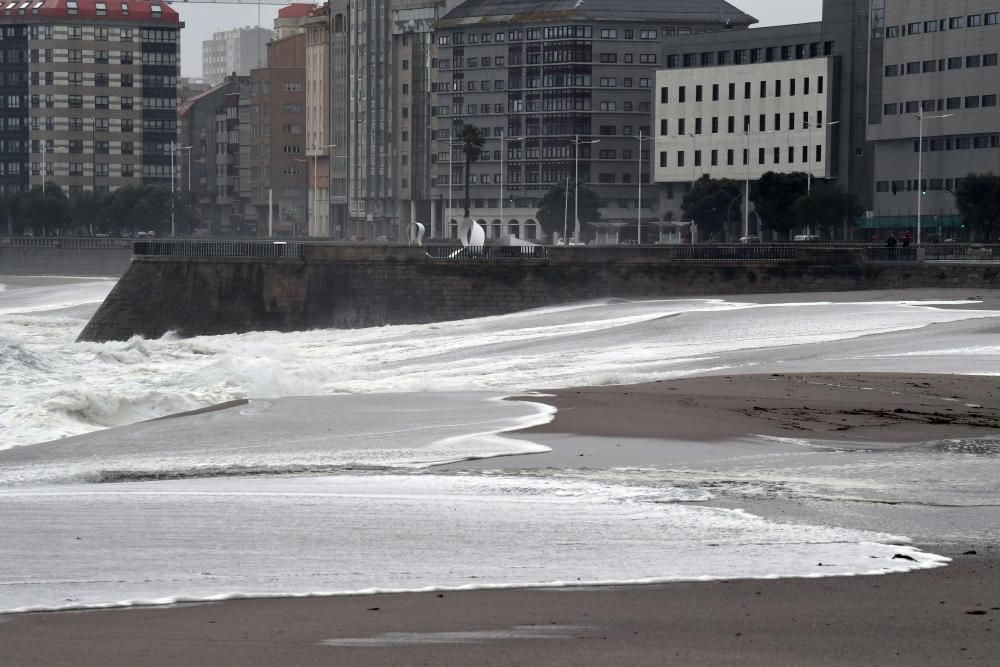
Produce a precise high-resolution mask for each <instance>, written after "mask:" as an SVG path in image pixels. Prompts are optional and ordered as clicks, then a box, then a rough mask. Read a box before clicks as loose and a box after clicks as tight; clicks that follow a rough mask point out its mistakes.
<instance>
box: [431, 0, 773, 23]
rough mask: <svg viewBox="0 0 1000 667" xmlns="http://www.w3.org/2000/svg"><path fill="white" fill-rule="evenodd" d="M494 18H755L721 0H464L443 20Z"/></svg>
mask: <svg viewBox="0 0 1000 667" xmlns="http://www.w3.org/2000/svg"><path fill="white" fill-rule="evenodd" d="M482 17H496V18H498V19H501V18H507V19H517V20H520V21H530V20H532V19H534V20H537V21H546V20H566V19H572V18H578V19H584V18H586V19H598V20H608V21H614V20H618V21H622V20H625V21H629V20H661V21H680V22H684V23H704V22H717V23H719V24H726V23H730V24H734V25H750V24H752V23H756V22H757V19H755V18H753V17H752V16H750V15H749V14H746V13H744V12H743V11H741V10H739V9H737V8H736V7H733V6H732V5H731V4H729V3H728V2H725V1H724V0H465V2H463V3H462V4H460V5H459V6H457V7H455V8H454V9H453V10H451V11H450V12H448V13H447V14H446V15H445V16H444V18H443V20H444V21H458V22H464V21H462V19H473V18H482Z"/></svg>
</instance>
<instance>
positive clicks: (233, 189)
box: [177, 76, 250, 236]
mask: <svg viewBox="0 0 1000 667" xmlns="http://www.w3.org/2000/svg"><path fill="white" fill-rule="evenodd" d="M249 83H250V79H249V77H246V76H242V77H241V76H230V77H227V78H226V79H225V80H224V81H223V82H222V83H220V84H219V85H218V86H215V87H214V88H212V89H210V90H207V91H205V92H203V93H200V94H199V95H196V96H195V97H192V98H190V99H188V100H185V101H184V102H182V103H181V105H180V107H179V108H178V114H177V115H178V118H179V120H180V140H179V149H178V158H177V159H178V164H177V166H178V170H179V171H180V180H179V188H180V189H181V190H186V191H190V192H193V193H194V194H195V197H196V201H197V205H198V210H199V218H200V221H201V227H202V228H203V229H206V230H208V232H209V233H211V234H212V235H213V236H218V235H228V234H242V233H246V232H248V229H244V227H245V226H246V225H245V221H244V220H243V208H242V203H241V202H240V201H239V199H240V192H239V183H238V181H239V177H240V158H241V154H240V118H239V101H240V95H241V93H245V91H246V88H247V87H248V86H249Z"/></svg>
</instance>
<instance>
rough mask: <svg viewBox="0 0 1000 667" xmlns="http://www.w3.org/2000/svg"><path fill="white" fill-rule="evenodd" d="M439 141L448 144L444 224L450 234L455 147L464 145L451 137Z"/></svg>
mask: <svg viewBox="0 0 1000 667" xmlns="http://www.w3.org/2000/svg"><path fill="white" fill-rule="evenodd" d="M438 141H446V142H448V210H447V211H445V216H444V217H445V218H446V220H444V221H443V222H444V225H445V229H446V230H449V233H450V227H451V225H450V223H449V222H448V220H447V218H449V217H450V216H451V204H452V199H451V197H452V191H453V190H454V187H453V186H454V183H453V181H454V180H455V170H454V168H453V165H452V160H453V159H454V157H455V146H461V145H462V143H461V142H458V143H456V142H455V141H452V138H451V137H447V138H445V139H438ZM501 178H502V176H501ZM501 198H502V196H501Z"/></svg>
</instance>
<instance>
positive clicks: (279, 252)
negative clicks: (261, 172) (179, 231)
mask: <svg viewBox="0 0 1000 667" xmlns="http://www.w3.org/2000/svg"><path fill="white" fill-rule="evenodd" d="M133 253H134V254H135V255H138V256H143V257H267V258H291V259H301V258H303V257H304V256H305V244H304V243H287V242H284V241H277V242H275V241H136V242H135V245H134V246H133Z"/></svg>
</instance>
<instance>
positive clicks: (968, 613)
mask: <svg viewBox="0 0 1000 667" xmlns="http://www.w3.org/2000/svg"><path fill="white" fill-rule="evenodd" d="M973 552H974V553H973ZM949 556H950V557H952V558H953V559H954V560H953V562H952V563H951V564H949V565H948V566H947V567H943V568H934V569H930V570H920V571H916V572H909V573H906V574H887V575H870V576H853V577H850V576H849V577H825V578H816V579H809V578H800V579H792V578H789V579H775V580H759V579H758V580H738V579H737V580H721V581H713V582H688V583H672V584H651V585H637V586H608V587H590V588H582V589H576V588H566V589H551V588H549V589H545V588H540V589H508V590H481V591H461V592H426V593H403V594H374V595H360V596H342V597H314V598H298V599H296V598H274V599H246V600H231V601H224V602H217V603H190V604H180V605H173V606H169V607H143V608H124V609H123V608H118V609H109V610H94V611H77V612H72V611H69V612H48V613H35V614H16V615H7V616H0V644H2V645H3V646H4V647H5V655H6V656H7V658H8V660H10V664H15V665H79V664H102V665H126V664H144V665H203V664H240V665H274V664H297V665H328V664H331V663H334V664H337V665H412V664H436V665H467V664H474V663H475V664H487V665H494V664H495V665H508V664H546V665H555V666H561V665H609V664H636V665H640V664H643V665H644V664H667V662H669V661H673V662H676V663H679V664H685V665H705V666H708V665H775V664H810V665H843V664H879V665H913V664H953V663H957V662H959V661H960V662H962V663H963V664H973V665H986V664H992V661H993V660H995V657H996V654H995V650H996V642H997V632H1000V624H998V619H1000V591H998V589H997V587H996V586H995V582H996V581H997V578H998V577H1000V550H998V547H997V546H995V545H993V546H987V547H985V548H984V547H978V548H970V549H967V550H965V552H961V551H957V552H954V553H952V554H949ZM567 596H568V597H567Z"/></svg>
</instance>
